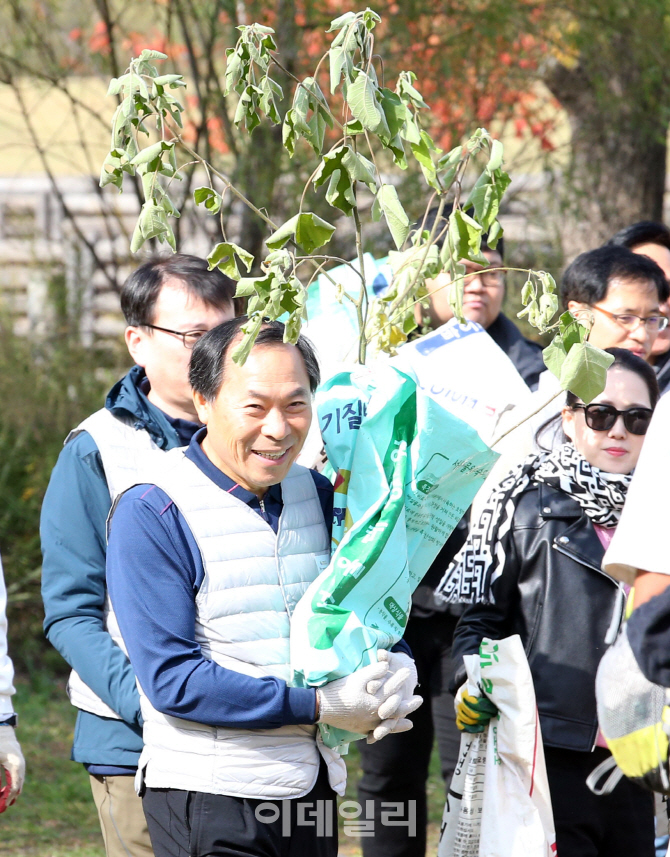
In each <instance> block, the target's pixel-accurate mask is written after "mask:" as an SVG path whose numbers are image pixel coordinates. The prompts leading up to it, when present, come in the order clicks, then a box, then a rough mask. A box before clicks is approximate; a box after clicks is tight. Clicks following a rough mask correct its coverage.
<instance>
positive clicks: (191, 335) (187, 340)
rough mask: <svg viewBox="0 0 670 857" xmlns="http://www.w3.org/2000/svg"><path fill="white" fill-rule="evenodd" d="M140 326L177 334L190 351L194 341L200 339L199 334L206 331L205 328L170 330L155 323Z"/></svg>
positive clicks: (201, 334) (202, 334)
mask: <svg viewBox="0 0 670 857" xmlns="http://www.w3.org/2000/svg"><path fill="white" fill-rule="evenodd" d="M142 327H150V328H151V329H152V330H160V331H161V333H169V334H171V335H172V336H178V337H179V338H180V339H181V341H182V343H183V345H184V348H188V350H189V351H190V350H191V349H192V348H193V346H194V345H195V343H196V342H197V341H198V340H199V339H200V337H201V336H204V335H205V334H206V333H207V331H206V330H185V331H183V332H182V331H181V330H170V329H169V328H168V327H159V326H158V325H157V324H143V325H142Z"/></svg>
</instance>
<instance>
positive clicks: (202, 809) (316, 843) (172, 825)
mask: <svg viewBox="0 0 670 857" xmlns="http://www.w3.org/2000/svg"><path fill="white" fill-rule="evenodd" d="M259 773H260V772H259ZM335 797H336V796H335V792H334V791H333V790H332V789H331V788H330V786H329V784H328V774H327V772H326V767H325V765H324V764H323V763H322V764H321V769H320V771H319V777H318V779H317V781H316V784H315V786H314V788H313V789H312V791H311V792H310V793H309V794H308V795H305V797H303V798H296V799H295V800H283V801H282V800H272V801H263V800H251V799H249V798H237V797H229V796H228V795H211V794H205V793H204V792H187V791H181V790H180V789H151V788H148V789H147V790H146V792H145V794H144V798H143V801H144V814H145V816H146V819H147V824H148V826H149V834H150V836H151V844H152V845H153V849H154V854H155V855H156V857H249V855H254V857H337V806H336V801H335Z"/></svg>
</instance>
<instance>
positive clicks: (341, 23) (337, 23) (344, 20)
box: [326, 12, 356, 33]
mask: <svg viewBox="0 0 670 857" xmlns="http://www.w3.org/2000/svg"><path fill="white" fill-rule="evenodd" d="M355 20H356V14H355V12H345V13H344V15H340V16H339V17H338V18H334V19H333V20H332V21H331V22H330V27H328V29H327V30H326V32H327V33H332V32H333V31H334V30H341V29H342V28H343V27H347V26H349V24H353V22H354V21H355Z"/></svg>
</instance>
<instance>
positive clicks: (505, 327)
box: [415, 209, 544, 390]
mask: <svg viewBox="0 0 670 857" xmlns="http://www.w3.org/2000/svg"><path fill="white" fill-rule="evenodd" d="M449 213H450V212H449V211H448V210H447V211H446V212H445V213H444V215H443V217H442V219H441V221H440V224H443V225H444V226H446V225H447V220H446V219H445V217H448V216H449ZM436 216H437V209H431V210H430V211H429V212H428V215H427V216H426V220H425V223H424V221H421V222H420V223H417V224H415V227H416V228H417V229H418V228H421V227H422V225H423V229H424V230H428V231H429V232H430V231H431V230H432V229H433V225H434V223H435V220H436ZM439 228H440V226H438V229H439ZM486 237H487V236H486V235H484V236H483V238H482V248H481V251H482V255H483V256H484V257H485V258H486V259H487V260H488V265H486V266H484V265H479V264H477V263H476V262H470V261H469V260H468V259H461V262H460V264H461V265H464V266H465V270H466V276H465V278H464V282H463V315H464V316H465V318H466V319H467V320H468V321H475V322H477V324H481V326H482V327H483V328H484V329H485V330H486V332H487V333H488V335H489V336H490V337H491V339H493V341H494V342H495V343H496V345H498V346H499V347H500V348H501V349H502V350H503V351H504V352H505V354H507V356H508V357H509V358H510V360H511V361H512V363H513V364H514V366H515V367H516V370H517V372H518V373H519V375H521V377H522V378H523V380H524V381H525V382H526V384H528V386H529V387H530V389H531V390H535V389H536V388H537V382H538V378H539V376H540V373H541V372H543V371H544V363H543V361H542V346H541V345H538V343H537V342H532V341H531V340H530V339H526V338H525V337H524V336H522V334H521V332H520V331H519V328H518V327H517V326H516V325H515V324H514V322H513V321H510V319H509V318H507V316H506V315H505V314H504V313H503V311H502V304H503V300H504V298H505V278H504V275H503V272H502V271H500V270H498V269H499V268H501V267H502V265H503V259H504V251H505V245H504V241H503V239H502V238H500V239H499V240H498V243H497V244H496V248H495V250H494V249H493V248H491V247H489V246H488V244H487V243H486ZM438 246H439V242H438ZM450 284H451V280H450V277H449V274H447V273H443V274H440V275H439V276H438V277H436V278H435V279H434V280H427V281H426V287H427V289H428V296H429V307H428V309H427V311H425V312H426V315H425V316H424V315H423V313H424V310H423V308H422V307H421V305H420V304H417V305H416V308H415V316H416V320H417V322H419V324H422V323H423V324H425V323H426V322H428V323H430V326H431V328H432V329H433V330H435V329H436V328H438V327H441V326H442V325H443V324H446V323H447V322H448V321H450V320H451V319H452V318H453V317H454V313H453V311H452V309H451V306H450V304H449V287H450Z"/></svg>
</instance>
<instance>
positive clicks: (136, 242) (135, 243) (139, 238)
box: [130, 220, 144, 253]
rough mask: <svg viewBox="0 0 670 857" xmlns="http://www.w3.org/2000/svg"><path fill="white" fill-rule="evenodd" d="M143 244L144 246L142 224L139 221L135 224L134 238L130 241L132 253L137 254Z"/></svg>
mask: <svg viewBox="0 0 670 857" xmlns="http://www.w3.org/2000/svg"><path fill="white" fill-rule="evenodd" d="M142 244H144V235H142V230H141V228H140V222H139V220H138V221H137V223H136V224H135V229H133V237H132V238H131V239H130V252H131V253H137V251H138V250H139V249H140V247H141V246H142Z"/></svg>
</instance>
